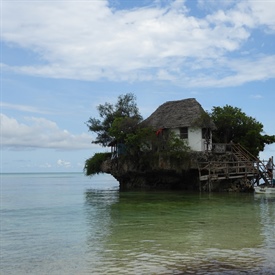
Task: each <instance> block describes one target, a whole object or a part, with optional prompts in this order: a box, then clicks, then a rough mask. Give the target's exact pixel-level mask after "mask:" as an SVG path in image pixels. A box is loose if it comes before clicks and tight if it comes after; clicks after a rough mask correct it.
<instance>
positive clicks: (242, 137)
mask: <svg viewBox="0 0 275 275" xmlns="http://www.w3.org/2000/svg"><path fill="white" fill-rule="evenodd" d="M211 117H212V119H213V121H214V123H215V125H216V127H217V130H216V131H214V133H213V142H217V143H219V142H220V143H228V142H230V141H233V142H234V143H240V144H241V145H242V146H244V147H245V148H246V149H247V150H248V151H249V152H250V153H252V154H253V155H255V156H258V154H259V152H260V151H263V150H264V146H265V144H271V143H274V142H275V136H268V135H262V132H263V124H262V123H260V122H258V121H257V120H256V119H255V118H252V117H250V116H247V115H246V114H245V113H244V112H242V111H241V109H239V108H236V107H232V106H229V105H226V106H224V107H213V109H212V114H211Z"/></svg>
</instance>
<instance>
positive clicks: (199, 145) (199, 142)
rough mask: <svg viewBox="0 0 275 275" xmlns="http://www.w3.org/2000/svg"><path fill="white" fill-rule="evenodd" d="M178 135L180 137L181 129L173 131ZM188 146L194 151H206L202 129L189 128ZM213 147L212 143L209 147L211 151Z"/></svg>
mask: <svg viewBox="0 0 275 275" xmlns="http://www.w3.org/2000/svg"><path fill="white" fill-rule="evenodd" d="M171 130H172V131H173V132H174V133H175V134H176V135H178V136H179V135H180V129H179V128H174V129H171ZM188 145H189V146H190V148H191V150H193V151H200V152H201V151H205V150H206V141H205V139H202V129H200V128H191V127H189V128H188ZM211 147H212V141H211V143H210V146H209V148H208V149H209V150H210V149H211Z"/></svg>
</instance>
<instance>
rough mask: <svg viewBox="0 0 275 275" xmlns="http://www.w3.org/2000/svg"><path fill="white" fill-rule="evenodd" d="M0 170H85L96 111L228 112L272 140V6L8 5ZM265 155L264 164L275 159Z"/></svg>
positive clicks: (250, 2)
mask: <svg viewBox="0 0 275 275" xmlns="http://www.w3.org/2000/svg"><path fill="white" fill-rule="evenodd" d="M0 5H1V99H0V101H1V103H0V104H1V105H0V107H1V110H0V113H1V129H0V130H1V132H0V133H1V172H2V173H5V172H6V173H14V172H19V173H21V172H82V171H83V167H84V163H85V160H86V159H87V158H89V157H91V156H93V154H94V153H95V152H106V151H108V150H109V149H108V148H103V147H100V146H98V145H95V144H93V143H92V141H93V140H94V139H95V135H94V133H92V132H89V131H88V127H87V125H86V122H87V121H88V119H89V118H90V117H95V118H98V112H97V109H96V107H97V106H98V105H99V104H104V103H105V102H109V103H115V102H116V101H117V98H118V96H119V95H124V94H126V93H134V94H135V95H136V102H137V105H138V107H139V110H140V113H141V115H142V116H143V118H144V119H145V118H147V117H148V116H149V115H150V114H151V113H152V112H153V111H155V109H156V108H157V107H158V106H160V105H161V104H163V103H165V102H166V101H171V100H180V99H185V98H196V100H197V101H198V102H199V103H200V104H201V105H202V107H203V108H204V109H205V110H207V111H211V110H212V108H213V107H215V106H220V107H223V106H225V105H231V106H233V107H237V108H240V109H241V110H242V111H243V112H244V113H246V114H247V115H248V116H251V117H253V118H255V119H256V120H257V121H259V122H261V123H262V124H263V125H264V134H268V135H274V134H275V125H274V118H275V91H274V90H275V0H261V1H258V0H213V1H211V0H155V1H154V0H138V1H135V0H131V1H129V0H83V1H80V0H79V1H78V0H75V1H69V0H66V1H58V0H56V1H53V0H28V1H24V0H2V1H1V4H0ZM274 152H275V145H267V146H266V147H265V150H264V152H261V154H260V158H261V159H267V158H268V157H269V156H272V155H275V154H274Z"/></svg>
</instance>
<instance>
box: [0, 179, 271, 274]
mask: <svg viewBox="0 0 275 275" xmlns="http://www.w3.org/2000/svg"><path fill="white" fill-rule="evenodd" d="M274 208H275V196H272V195H271V196H267V195H254V194H228V193H226V194H208V193H203V194H200V193H186V192H170V191H169V192H164V191H161V192H144V191H140V192H119V191H118V184H117V182H116V181H115V180H113V179H112V178H111V177H108V176H96V177H93V178H87V177H85V176H83V175H82V174H16V175H12V174H9V175H7V174H5V175H2V176H1V274H53V275H54V274H275V264H274V263H275V260H274V259H275V210H274Z"/></svg>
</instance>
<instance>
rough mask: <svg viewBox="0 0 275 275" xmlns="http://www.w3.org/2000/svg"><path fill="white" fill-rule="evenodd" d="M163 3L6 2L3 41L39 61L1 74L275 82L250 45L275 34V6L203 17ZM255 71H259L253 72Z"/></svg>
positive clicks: (236, 6) (242, 4)
mask: <svg viewBox="0 0 275 275" xmlns="http://www.w3.org/2000/svg"><path fill="white" fill-rule="evenodd" d="M161 2H162V1H156V2H155V4H152V5H150V6H143V7H136V8H133V9H120V10H119V9H115V8H114V7H111V6H110V4H109V2H108V1H106V0H102V1H84V2H83V1H81V2H78V1H56V2H53V1H37V2H34V1H26V2H20V1H16V2H12V1H9V2H8V1H5V2H3V3H2V23H3V24H2V40H3V41H4V43H5V46H6V47H9V48H10V49H12V47H13V49H16V48H21V49H24V50H26V51H31V52H32V53H33V55H34V56H33V58H34V60H35V62H32V63H31V64H27V63H26V64H25V65H22V64H20V65H19V64H12V65H11V64H8V63H7V64H6V63H5V62H3V64H2V68H3V69H4V70H5V71H12V72H16V73H22V74H27V75H33V76H44V77H51V78H68V79H79V80H88V81H95V80H102V79H108V80H110V81H130V82H134V81H149V80H150V81H151V80H153V81H170V82H173V83H175V84H179V85H185V86H193V87H194V86H232V85H240V84H243V83H246V82H250V81H255V80H266V79H270V78H274V77H275V75H274V74H275V73H274V65H273V64H274V60H275V55H272V54H269V55H264V54H262V53H261V52H259V51H257V50H256V51H255V49H254V48H247V45H246V43H247V42H248V41H249V39H251V36H252V34H253V31H254V30H260V31H261V32H262V33H265V34H266V35H274V33H275V14H274V10H275V1H265V2H264V4H263V3H262V2H261V1H252V0H251V1H250V0H243V1H227V4H226V5H225V4H224V1H217V3H218V4H217V5H216V6H215V8H214V7H211V6H208V10H207V13H206V12H205V13H204V16H202V17H195V16H193V15H191V12H190V10H188V8H187V6H186V3H187V2H186V1H176V0H175V1H168V2H165V1H164V2H162V4H157V3H161ZM167 3H169V4H167ZM207 3H208V1H207ZM197 7H198V8H200V9H201V10H202V11H205V7H206V5H205V4H204V1H198V2H197ZM252 66H253V67H254V68H255V66H256V67H257V72H256V71H255V70H250V71H249V73H248V72H247V71H246V68H251V67H252ZM259 71H260V73H259Z"/></svg>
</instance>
